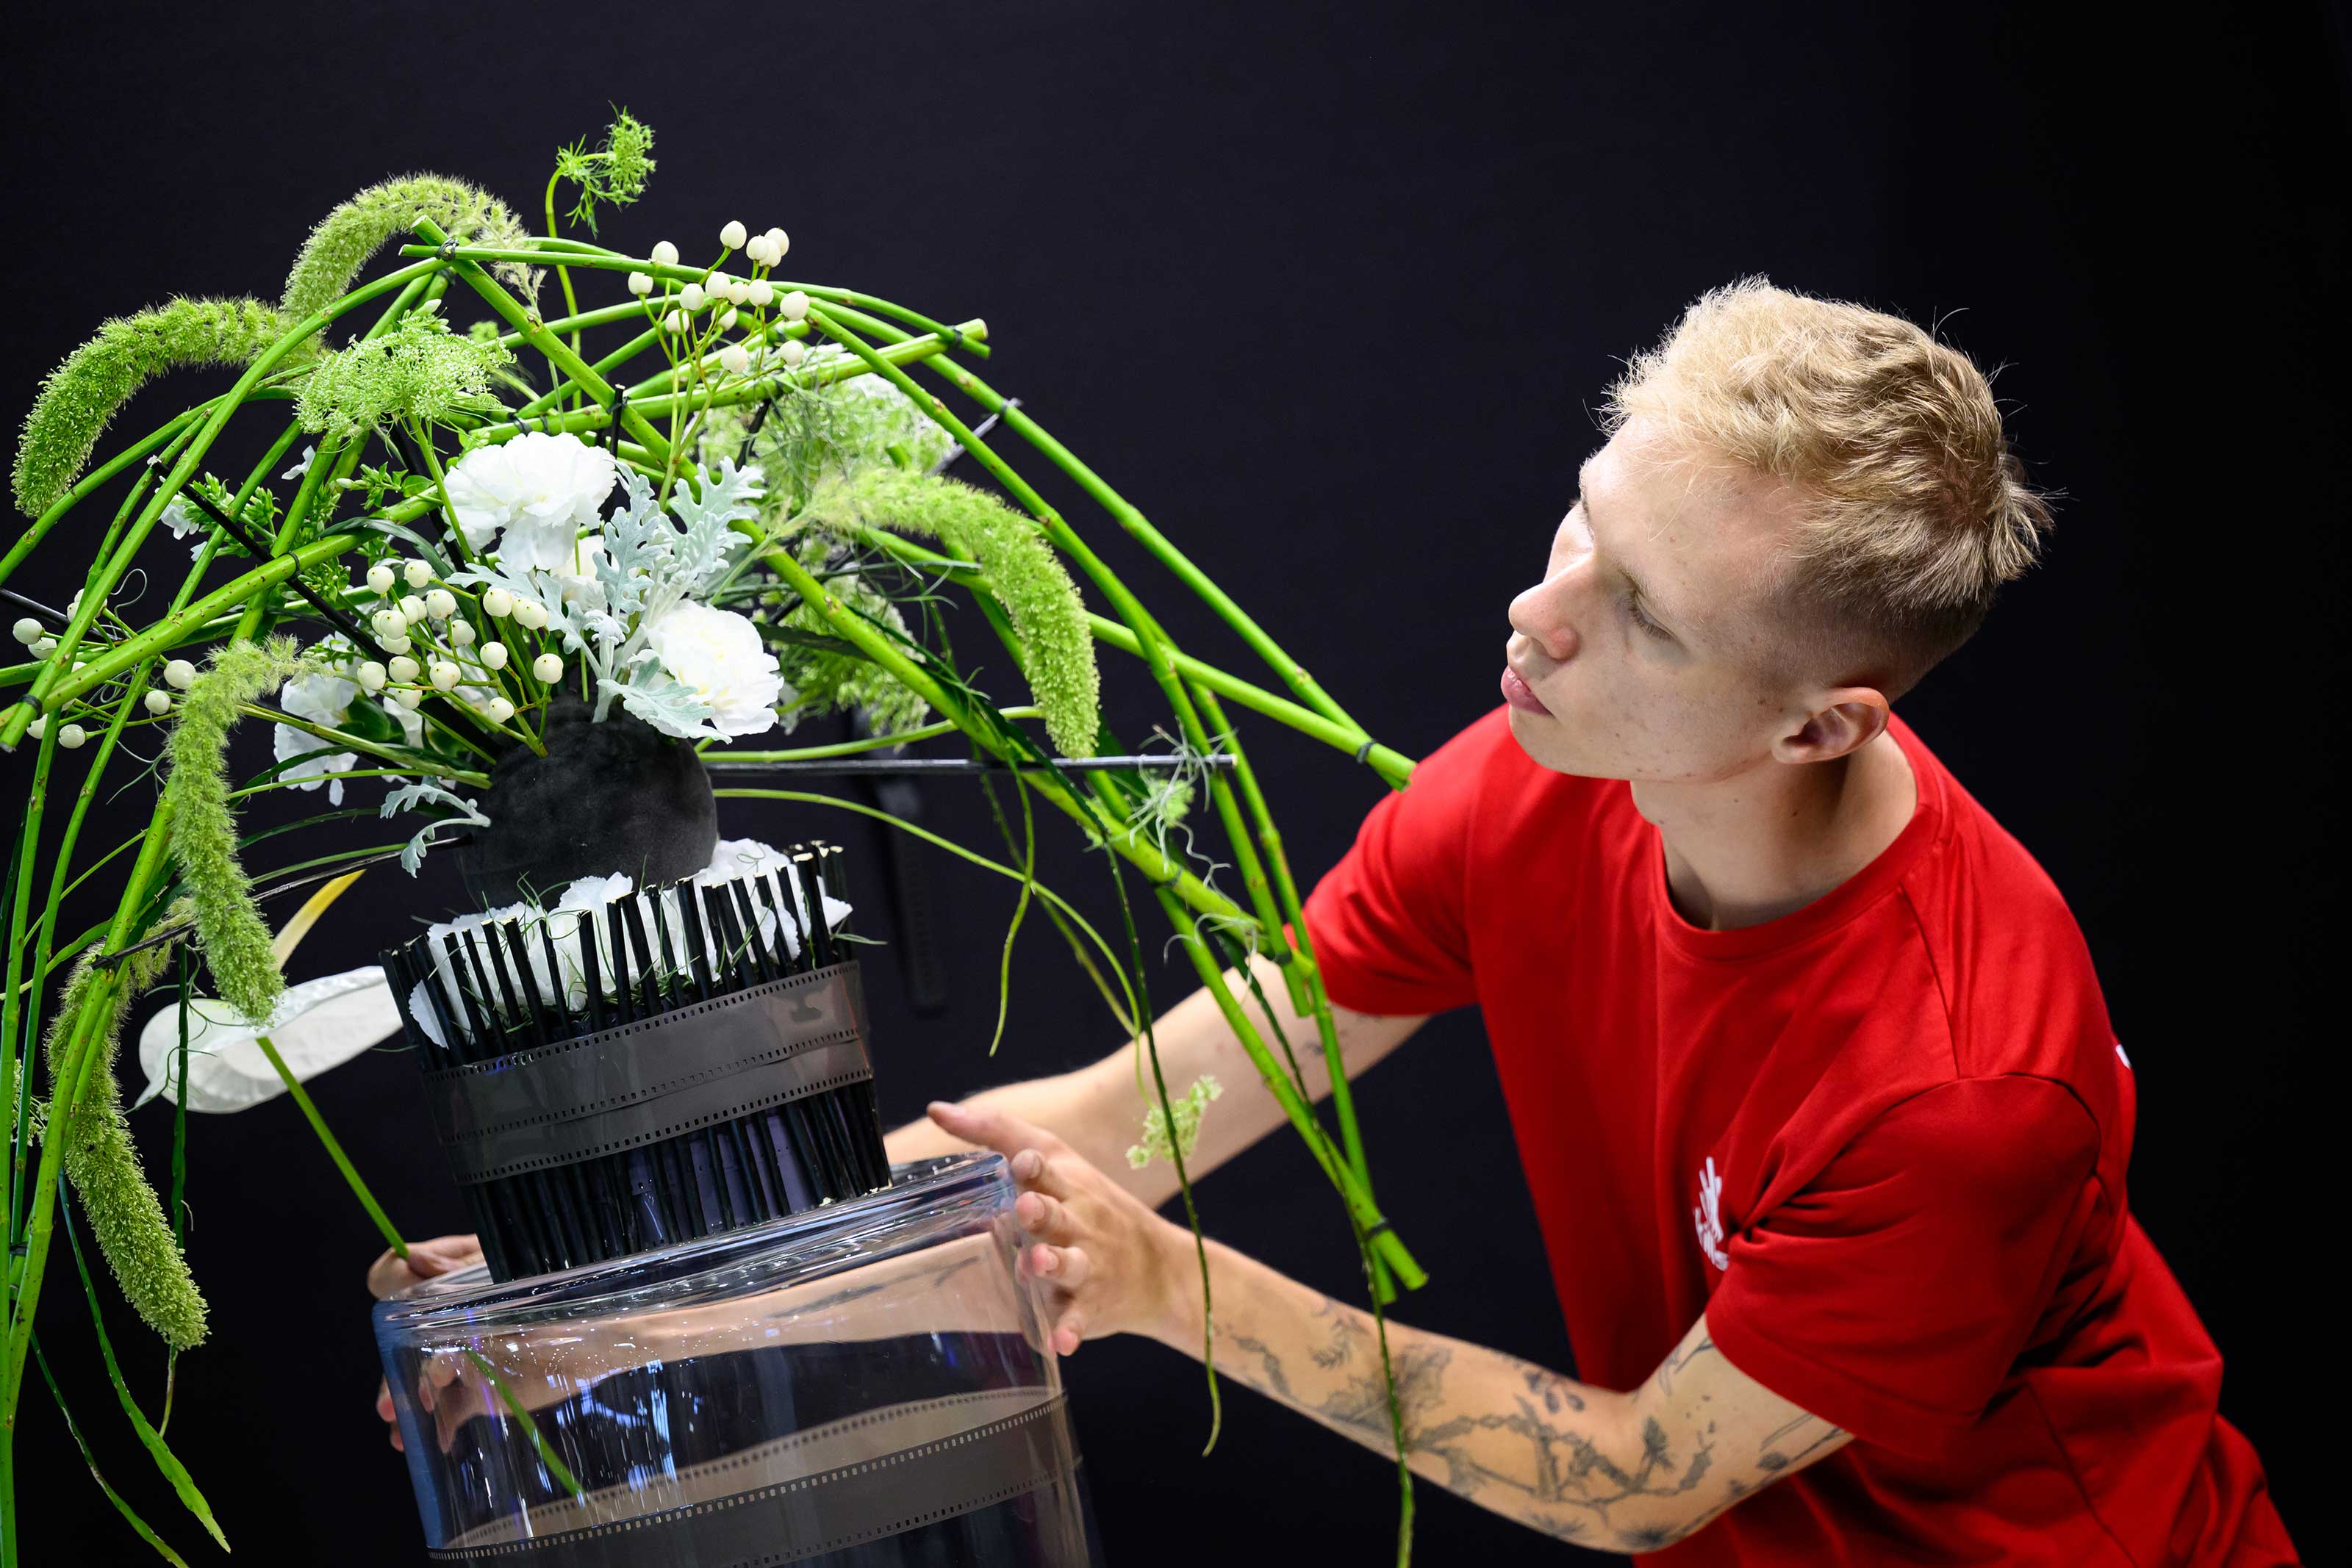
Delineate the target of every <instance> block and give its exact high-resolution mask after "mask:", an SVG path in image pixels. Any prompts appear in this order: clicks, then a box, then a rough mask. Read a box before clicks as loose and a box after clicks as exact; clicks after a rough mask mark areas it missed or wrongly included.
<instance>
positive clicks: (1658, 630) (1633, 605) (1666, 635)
mask: <svg viewBox="0 0 2352 1568" xmlns="http://www.w3.org/2000/svg"><path fill="white" fill-rule="evenodd" d="M1625 613H1626V614H1628V615H1630V616H1632V617H1633V624H1634V625H1636V626H1639V627H1640V628H1641V629H1642V630H1643V632H1647V633H1648V634H1649V635H1651V636H1653V637H1655V638H1656V639H1657V640H1658V641H1659V642H1661V643H1671V642H1673V641H1674V637H1675V634H1674V633H1673V632H1669V631H1667V630H1666V629H1665V628H1664V627H1663V626H1661V625H1659V624H1658V623H1657V622H1654V621H1653V620H1651V619H1650V617H1649V615H1648V614H1647V613H1646V612H1643V609H1642V601H1640V600H1638V599H1629V600H1627V601H1625Z"/></svg>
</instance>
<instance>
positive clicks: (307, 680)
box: [270, 675, 360, 806]
mask: <svg viewBox="0 0 2352 1568" xmlns="http://www.w3.org/2000/svg"><path fill="white" fill-rule="evenodd" d="M359 695H360V688H359V685H358V684H357V683H356V682H352V681H347V680H344V679H343V678H342V677H341V675H300V676H297V677H296V678H295V679H293V680H290V681H289V682H287V683H286V689H285V690H284V691H283V692H281V693H279V694H278V706H280V707H283V708H284V709H285V710H286V711H287V712H288V713H290V714H292V715H293V716H295V717H296V718H307V719H309V720H310V722H311V723H312V724H321V725H325V726H327V727H330V728H335V729H340V728H341V727H342V725H343V722H344V721H345V720H346V719H348V718H350V717H351V714H352V702H353V701H354V700H355V699H357V697H358V696H359ZM270 747H271V749H272V750H273V751H275V752H276V753H277V756H278V761H280V762H285V761H288V760H289V759H290V758H297V757H299V758H302V760H301V761H299V762H296V763H294V765H293V766H292V767H290V768H287V769H285V771H283V772H281V773H279V774H278V778H280V779H288V780H297V779H308V780H309V782H308V783H296V784H295V785H294V788H295V789H317V788H318V787H319V786H320V785H321V784H324V785H326V787H327V800H328V801H329V803H330V804H332V805H337V806H340V805H341V804H342V803H343V781H342V780H341V779H320V777H318V775H320V774H321V773H344V772H348V771H350V770H351V769H352V768H356V767H358V766H359V763H360V759H359V755H358V753H356V752H351V751H334V750H331V749H330V747H329V746H328V743H327V742H325V741H323V740H320V738H319V737H317V736H315V735H312V734H310V732H309V731H307V730H300V729H296V728H295V727H293V726H292V725H289V724H279V725H272V726H271V727H270Z"/></svg>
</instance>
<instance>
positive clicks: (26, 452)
mask: <svg viewBox="0 0 2352 1568" xmlns="http://www.w3.org/2000/svg"><path fill="white" fill-rule="evenodd" d="M289 324H290V319H289V318H288V317H286V316H283V315H281V314H279V313H278V311H276V310H274V309H272V308H270V307H268V306H267V305H264V304H263V303H262V302H261V301H260V300H258V299H173V300H172V301H170V302H169V303H167V304H163V305H158V306H155V307H153V308H151V309H146V310H142V311H140V312H139V313H138V314H137V315H135V316H117V317H115V318H113V319H110V320H109V321H107V322H106V323H104V324H103V325H101V326H100V328H99V329H98V333H97V335H96V336H95V337H93V338H91V339H90V340H89V342H87V343H84V344H83V345H82V346H81V347H80V348H79V349H76V350H74V351H73V352H72V353H70V354H68V355H67V356H66V358H65V362H64V363H62V364H60V365H59V366H58V368H57V369H56V370H54V371H50V372H49V375H48V379H47V380H46V381H44V382H42V383H41V391H40V395H39V396H38V397H37V398H35V399H34V401H33V412H32V413H29V414H27V415H26V416H25V430H24V434H23V436H22V437H21V438H20V439H19V441H18V443H17V446H16V509H17V510H18V511H20V512H22V513H24V514H25V516H26V517H39V516H40V515H41V514H42V513H43V512H45V511H47V509H48V508H49V507H51V506H53V505H55V504H56V502H57V500H58V497H60V496H63V495H64V494H65V493H66V490H67V489H68V486H71V485H72V484H73V482H74V480H75V478H76V477H77V476H79V474H80V473H81V471H82V469H83V467H84V466H85V465H88V464H89V455H90V453H91V452H92V451H93V450H95V449H96V448H97V446H98V438H99V437H100V435H101V434H105V431H106V427H107V424H108V423H109V422H110V421H111V420H112V419H113V418H114V411H115V410H117V409H119V408H121V406H122V405H123V404H124V403H125V402H128V401H130V398H131V394H132V393H133V392H137V391H138V390H139V389H140V388H141V387H143V386H145V385H146V384H147V383H148V382H151V381H152V380H154V379H155V378H156V377H157V376H159V375H162V374H163V372H164V371H174V370H181V369H184V368H186V367H188V366H192V365H244V364H249V363H251V362H252V361H254V359H255V358H257V356H258V355H259V354H260V353H261V351H262V350H264V349H267V348H268V347H269V345H270V344H272V343H275V342H276V341H278V339H280V338H282V337H284V336H285V335H286V329H287V327H288V326H289Z"/></svg>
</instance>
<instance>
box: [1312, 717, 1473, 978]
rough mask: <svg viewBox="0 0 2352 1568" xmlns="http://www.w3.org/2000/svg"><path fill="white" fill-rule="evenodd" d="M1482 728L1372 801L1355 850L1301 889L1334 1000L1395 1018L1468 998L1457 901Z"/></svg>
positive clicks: (1466, 954) (1464, 935) (1463, 928)
mask: <svg viewBox="0 0 2352 1568" xmlns="http://www.w3.org/2000/svg"><path fill="white" fill-rule="evenodd" d="M1482 728H1483V724H1482V725H1474V726H1472V727H1470V728H1468V729H1466V730H1465V731H1463V732H1462V734H1460V735H1458V736H1456V737H1454V739H1453V740H1451V741H1449V742H1447V743H1446V744H1445V745H1444V747H1440V748H1439V749H1438V750H1437V751H1435V752H1433V754H1431V756H1430V757H1429V758H1426V759H1425V760H1423V762H1422V764H1421V765H1420V766H1419V767H1418V768H1414V769H1413V774H1412V783H1411V784H1410V785H1409V786H1407V787H1406V788H1405V789H1403V790H1402V791H1400V792H1397V793H1394V794H1391V795H1388V796H1386V797H1384V798H1383V799H1381V801H1380V802H1379V803H1378V804H1377V805H1375V806H1373V808H1372V810H1371V813H1370V815H1369V816H1367V817H1366V818H1365V819H1364V825H1363V826H1362V827H1361V828H1360V829H1359V830H1358V831H1357V833H1356V842H1355V845H1354V847H1352V848H1351V849H1349V851H1348V852H1347V854H1345V855H1344V856H1342V857H1341V858H1340V861H1339V864H1338V865H1336V866H1334V867H1332V868H1331V870H1330V872H1329V873H1328V874H1326V875H1325V876H1324V878H1323V880H1322V881H1321V882H1319V883H1316V884H1315V891H1314V892H1313V893H1312V894H1308V895H1307V904H1306V909H1305V914H1306V916H1307V935H1308V936H1310V937H1311V938H1312V939H1313V941H1314V945H1315V962H1316V964H1317V966H1318V967H1319V968H1320V969H1321V970H1322V972H1323V984H1324V988H1325V989H1327V990H1328V992H1329V993H1330V996H1331V999H1332V1000H1333V1001H1335V1002H1337V1003H1339V1005H1340V1006H1341V1007H1343V1008H1349V1009H1353V1010H1354V1011H1357V1012H1360V1013H1373V1014H1383V1015H1387V1016H1390V1017H1404V1016H1412V1015H1421V1014H1427V1013H1442V1012H1444V1011H1446V1010H1448V1009H1452V1008H1458V1007H1466V1006H1468V1005H1469V1004H1470V1003H1472V1002H1474V1001H1475V1000H1477V990H1476V988H1475V985H1474V984H1473V983H1472V980H1471V977H1470V942H1469V933H1468V925H1467V923H1466V919H1465V907H1464V906H1465V889H1466V886H1467V882H1468V849H1469V831H1470V823H1471V821H1472V817H1473V814H1474V811H1475V806H1476V803H1477V798H1478V789H1479V784H1480V780H1481V779H1483V777H1484V775H1485V771H1486V770H1485V768H1484V762H1485V759H1486V758H1487V757H1488V756H1489V755H1490V753H1491V750H1492V747H1491V745H1490V744H1489V743H1488V741H1489V737H1486V736H1484V735H1482V733H1481V730H1482Z"/></svg>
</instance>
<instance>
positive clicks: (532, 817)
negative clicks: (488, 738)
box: [457, 695, 719, 909]
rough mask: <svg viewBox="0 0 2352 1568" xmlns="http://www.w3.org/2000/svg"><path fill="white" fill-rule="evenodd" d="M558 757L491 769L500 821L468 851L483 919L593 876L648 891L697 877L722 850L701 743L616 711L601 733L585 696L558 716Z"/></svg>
mask: <svg viewBox="0 0 2352 1568" xmlns="http://www.w3.org/2000/svg"><path fill="white" fill-rule="evenodd" d="M541 739H542V740H543V741H544V743H545V744H546V747H547V755H546V756H544V757H541V756H540V755H539V754H538V753H537V752H534V751H532V750H530V748H529V747H521V746H518V747H513V748H511V749H510V750H509V751H507V752H506V753H505V754H504V755H503V756H501V757H500V758H499V760H498V763H497V764H496V766H495V767H493V768H491V770H490V789H489V793H488V795H486V796H485V797H483V799H482V801H481V810H482V811H483V813H484V814H485V815H486V816H488V818H489V819H490V825H489V826H488V827H487V828H477V829H476V830H474V832H473V835H472V839H471V841H470V842H469V843H467V845H466V846H465V847H464V848H462V849H461V850H460V851H459V852H458V856H457V864H458V871H459V873H460V874H461V875H462V876H463V877H464V878H465V882H466V892H467V896H468V897H469V898H471V899H472V900H473V901H474V905H475V907H476V908H478V909H496V908H499V907H501V906H502V905H505V904H514V903H517V902H519V901H520V900H522V899H525V898H535V899H540V900H548V899H552V898H553V897H554V895H555V894H556V892H557V891H558V890H559V889H561V888H562V886H563V885H564V884H565V883H569V882H572V881H573V880H575V879H577V878H580V877H583V876H610V875H612V874H613V873H615V872H621V873H626V874H627V875H629V876H630V877H632V878H633V879H635V883H636V885H637V886H639V887H646V886H656V885H659V884H661V883H670V882H676V881H677V880H678V879H679V878H681V877H688V876H691V875H693V874H694V873H696V872H698V871H701V870H702V869H703V868H705V867H706V866H708V865H709V863H710V856H711V852H712V851H713V850H715V849H716V848H717V847H718V843H719V803H718V802H717V801H716V800H713V799H712V798H711V793H710V775H709V773H708V772H706V771H705V770H704V768H703V766H702V759H701V758H699V757H698V756H696V755H695V751H694V744H693V742H691V741H688V740H683V739H680V738H679V737H677V736H671V735H664V734H663V733H662V732H661V731H659V730H657V729H656V728H654V727H653V726H651V725H649V724H646V722H645V721H644V720H642V719H639V718H635V717H634V716H631V715H630V714H629V713H627V712H626V711H625V710H624V709H622V708H621V707H619V706H617V705H616V706H614V708H613V709H612V711H611V712H609V713H608V714H606V716H604V720H603V722H601V723H599V722H596V721H595V720H593V718H592V717H591V716H590V710H589V706H588V705H587V704H586V703H585V702H583V701H582V700H581V699H580V698H578V697H576V696H570V695H566V696H561V697H558V698H557V699H556V700H555V702H554V703H553V704H552V705H551V707H550V709H549V711H548V716H547V729H546V732H545V734H544V735H543V736H542V737H541Z"/></svg>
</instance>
